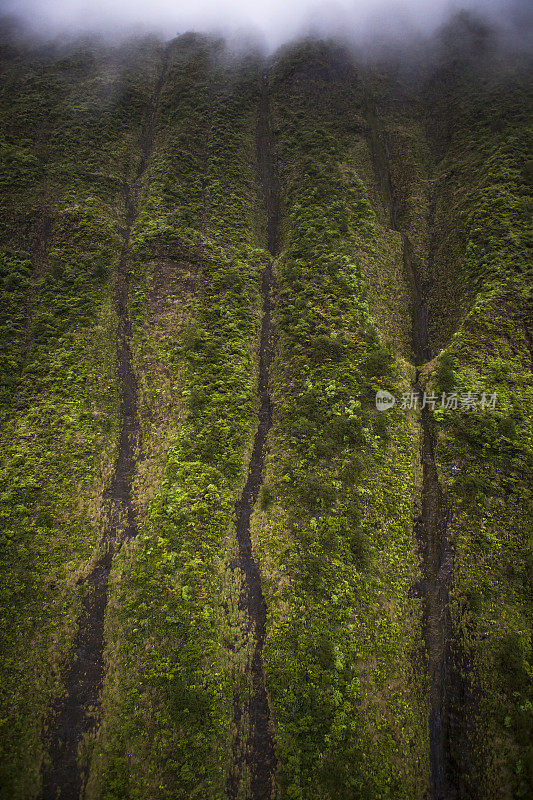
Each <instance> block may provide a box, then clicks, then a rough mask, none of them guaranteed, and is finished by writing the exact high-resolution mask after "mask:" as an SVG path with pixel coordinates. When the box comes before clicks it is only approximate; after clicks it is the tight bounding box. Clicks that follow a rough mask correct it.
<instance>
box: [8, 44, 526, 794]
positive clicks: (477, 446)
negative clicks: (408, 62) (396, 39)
mask: <svg viewBox="0 0 533 800" xmlns="http://www.w3.org/2000/svg"><path fill="white" fill-rule="evenodd" d="M439 52H440V55H439V56H438V58H436V61H435V64H434V65H433V67H432V68H431V69H429V68H428V72H427V75H424V80H423V81H421V82H420V83H411V84H409V85H407V84H406V83H405V84H404V83H402V80H401V78H400V77H398V75H397V74H396V73H395V74H394V75H393V74H392V73H391V72H389V71H388V69H387V68H386V67H385V66H382V67H381V68H380V69H379V70H378V69H377V67H371V66H369V65H368V64H367V65H360V64H357V63H356V62H355V61H354V58H353V57H352V56H350V55H349V54H348V53H347V52H345V51H344V50H343V49H341V48H339V47H337V46H335V45H333V44H331V43H328V44H325V43H320V42H304V43H300V44H298V45H297V46H296V45H295V46H291V47H287V48H285V49H283V50H282V51H281V52H280V53H278V54H277V55H276V56H275V58H274V59H273V61H272V64H271V66H270V67H269V84H268V92H269V101H270V110H271V121H270V123H271V128H272V133H273V139H274V154H275V156H276V169H277V173H278V177H279V182H280V188H281V249H280V253H279V256H278V257H277V258H276V259H275V261H274V271H275V275H276V284H277V291H276V297H275V302H274V314H275V323H276V328H277V334H278V342H277V352H276V359H275V363H274V367H273V370H272V375H271V376H270V384H271V386H272V401H273V412H274V421H273V427H272V429H271V431H270V433H269V437H268V454H267V457H266V460H265V474H264V476H263V482H262V486H261V492H260V496H259V500H258V502H257V505H256V507H255V510H254V513H253V516H252V522H251V535H252V544H253V557H254V559H255V561H256V562H257V564H258V566H259V568H260V572H261V580H262V590H263V594H264V598H265V601H266V605H267V637H266V641H265V646H264V652H263V662H264V672H265V680H266V687H267V691H268V695H269V699H270V704H271V720H272V730H273V735H274V741H275V747H276V754H277V758H278V770H277V773H276V776H275V780H276V786H277V797H278V798H279V800H319V798H320V800H326V798H330V800H343V799H345V800H349V799H350V800H351V799H352V798H355V797H357V798H358V799H360V800H364V798H369V800H370V798H372V800H402V798H405V800H407V798H409V800H411V798H420V800H422V798H425V797H426V796H427V791H428V788H427V787H428V784H429V780H430V776H429V770H430V767H429V741H428V736H429V731H428V714H429V699H428V686H427V670H426V666H427V656H426V653H425V650H424V643H423V636H422V631H423V625H424V620H423V607H424V600H423V596H422V597H421V596H420V595H423V591H422V590H420V591H418V590H414V589H413V587H416V586H420V581H421V563H420V562H421V554H420V552H419V550H418V547H419V543H418V542H417V539H416V536H415V534H414V532H413V521H414V519H415V518H416V517H417V516H418V515H419V514H420V502H421V500H420V498H421V482H422V468H421V464H420V439H421V434H420V425H419V418H418V415H417V413H416V412H414V411H413V412H406V411H405V410H403V409H402V408H401V407H400V402H399V400H400V398H401V395H402V392H409V391H410V390H411V385H412V382H413V381H414V379H415V369H414V367H413V355H412V345H411V341H412V334H411V330H412V318H411V315H412V305H413V303H412V292H413V281H414V277H413V274H411V273H410V272H409V269H408V265H407V264H406V263H405V262H404V258H403V249H402V247H403V246H402V236H401V234H400V231H404V232H405V233H406V234H407V235H408V237H409V242H410V243H411V246H412V250H413V259H414V261H415V263H416V267H417V271H418V274H419V277H420V280H421V281H422V282H423V286H424V291H425V292H426V294H427V297H428V304H429V327H430V343H431V346H432V348H433V352H434V353H435V357H434V358H433V359H432V361H430V362H429V363H428V364H425V365H423V366H422V368H421V375H420V382H421V384H422V386H423V388H424V389H426V390H427V391H434V392H435V393H436V394H437V395H438V396H439V397H440V395H441V393H443V392H446V393H450V392H456V393H457V396H458V398H459V409H458V410H457V411H454V410H448V411H445V410H442V409H440V408H439V407H438V404H437V407H436V409H435V411H434V412H433V415H432V416H433V422H432V424H434V425H435V430H436V431H437V436H436V452H435V457H436V462H437V466H438V473H439V480H440V483H441V485H442V488H443V490H444V492H445V497H446V503H447V505H448V507H449V508H450V509H451V511H452V518H451V519H452V521H451V525H450V530H449V534H450V538H451V540H452V542H453V546H454V550H455V561H454V580H453V587H452V594H451V618H452V631H453V638H452V642H451V662H452V669H453V671H454V676H455V677H454V680H455V681H456V683H455V687H456V691H458V689H457V687H458V686H460V689H461V691H463V695H462V697H463V706H462V708H461V712H462V713H464V717H465V719H467V722H468V724H467V725H466V734H465V738H461V739H460V740H453V738H452V740H451V743H450V754H449V757H450V760H451V763H452V765H453V768H454V769H455V771H456V772H457V774H458V775H460V774H462V773H465V774H464V775H463V776H462V778H461V780H462V781H463V787H466V788H464V792H466V793H467V794H466V795H465V796H467V795H468V796H471V797H473V798H476V797H479V798H481V797H482V798H484V800H485V798H489V799H490V800H496V799H498V800H507V798H509V800H510V799H511V798H525V797H527V793H528V791H529V786H530V785H531V768H532V767H531V757H532V756H531V736H530V730H531V727H530V726H531V711H532V696H531V630H530V622H529V621H530V618H531V603H530V600H531V598H530V584H531V569H532V564H533V555H532V553H531V540H530V538H529V536H530V531H531V512H532V510H533V507H532V505H533V503H532V501H533V498H532V494H531V488H530V486H529V483H528V477H529V475H530V474H531V471H532V467H533V464H532V452H533V431H532V428H531V413H530V409H531V406H532V404H533V380H532V372H531V368H532V353H533V344H532V331H531V316H532V315H531V296H530V287H529V286H528V282H529V281H530V275H529V274H528V261H527V256H528V251H527V230H526V225H525V220H526V213H525V212H526V201H527V197H528V191H529V187H528V184H527V180H528V176H527V170H526V169H525V168H524V166H523V165H524V164H525V163H526V160H525V154H526V146H527V138H526V130H527V126H526V122H527V120H526V117H525V112H524V109H525V108H526V105H527V97H526V90H525V86H526V85H527V84H526V80H525V76H524V75H523V74H522V68H521V67H520V65H514V64H512V63H509V62H508V61H506V62H505V63H500V62H499V61H498V58H499V56H496V55H490V54H489V51H488V50H487V52H486V53H477V54H475V55H473V56H468V57H466V56H464V55H463V54H462V53H461V52H460V51H458V50H457V49H456V48H452V45H451V44H450V41H447V40H446V37H443V46H442V50H441V51H439ZM2 53H3V55H2V67H3V81H2V86H1V87H0V97H1V99H2V106H1V111H0V122H1V125H0V129H1V131H2V134H1V138H0V189H1V192H0V212H1V213H0V252H1V261H0V292H1V298H0V299H1V303H0V309H1V310H0V426H1V437H0V457H1V462H0V481H1V489H0V516H1V522H2V524H1V532H0V543H1V548H2V553H1V564H2V581H1V582H0V652H2V664H1V668H0V704H1V708H0V746H1V751H0V754H1V765H0V797H1V798H4V797H5V798H9V800H12V799H13V800H16V798H20V799H21V800H22V798H31V797H37V796H38V794H39V785H40V783H39V782H40V778H39V774H40V769H41V764H42V760H43V758H46V753H45V752H43V751H44V750H45V747H44V742H45V737H44V735H43V729H44V726H45V725H46V721H47V720H48V719H49V712H50V708H51V707H52V706H53V703H54V699H55V698H57V697H58V696H59V695H60V694H61V691H62V686H61V669H62V666H63V664H64V663H65V662H66V660H67V659H68V658H69V653H70V649H71V644H72V641H73V638H74V636H75V632H76V626H77V619H78V615H79V610H80V606H81V599H82V597H83V595H84V592H85V591H86V590H87V589H86V585H85V583H84V581H83V579H84V577H85V576H86V575H87V574H88V573H89V572H90V569H91V566H92V565H93V564H94V563H95V561H96V560H97V558H98V556H99V555H100V553H101V549H102V541H103V534H104V529H105V524H106V519H107V512H108V509H107V504H106V501H105V500H104V499H103V498H104V493H105V489H106V488H107V487H108V486H109V482H110V479H111V476H112V474H113V469H114V464H115V460H116V457H117V452H118V447H119V432H120V429H121V425H122V420H121V408H120V395H121V391H122V386H121V380H120V376H119V375H118V374H117V311H116V309H115V286H116V280H117V268H118V266H119V263H120V261H121V258H124V259H125V260H124V261H123V262H122V263H123V266H124V268H125V270H126V271H127V273H128V283H129V301H128V313H129V317H130V319H131V323H132V336H131V342H130V345H131V349H132V355H133V366H134V370H135V377H136V384H137V386H136V388H137V404H138V413H139V420H140V425H141V429H142V437H141V438H142V445H141V452H139V453H136V456H137V464H136V472H135V479H134V502H135V506H136V508H137V515H138V520H137V522H138V528H139V535H138V536H137V537H136V538H135V539H133V540H131V541H128V542H127V543H125V544H124V545H123V547H122V548H121V549H120V551H119V553H118V555H117V556H116V557H115V559H114V563H113V568H112V572H111V578H110V584H109V591H108V606H107V611H106V623H105V626H106V627H105V630H106V651H105V680H104V688H103V696H102V707H101V719H100V725H99V727H98V730H97V733H96V735H95V736H93V737H92V738H91V739H90V741H86V742H84V743H83V746H82V750H83V760H84V763H87V764H89V769H88V776H87V777H88V780H87V788H86V797H87V798H89V799H90V798H94V800H96V798H99V799H100V798H101V799H102V800H119V799H120V800H122V799H123V798H137V799H138V800H177V798H183V800H185V799H187V800H191V798H198V799H199V800H200V798H201V800H209V799H211V800H220V798H222V797H224V796H225V792H226V781H227V778H228V774H229V773H230V770H231V768H232V763H233V762H234V761H235V759H239V758H243V756H244V755H245V749H246V740H247V736H248V734H249V732H250V731H249V728H250V721H249V719H248V713H247V710H246V709H247V700H248V698H249V697H250V693H251V674H250V664H251V658H252V653H253V647H254V632H253V631H248V630H247V626H246V623H247V618H246V613H245V611H244V610H243V608H242V607H241V606H242V603H241V604H240V603H239V598H240V597H241V591H242V586H241V574H240V571H239V570H238V569H234V568H233V567H232V564H233V563H234V560H235V558H236V554H237V542H236V535H235V524H234V506H235V502H236V501H237V500H238V498H239V497H240V494H241V491H242V488H243V486H244V484H245V480H246V474H247V468H248V463H249V459H250V453H251V449H252V443H253V439H254V435H255V432H256V430H257V422H258V420H257V412H258V405H259V404H258V398H257V380H258V360H259V358H258V350H259V341H258V339H259V331H260V324H261V313H262V310H261V274H262V271H263V269H264V267H265V265H266V264H267V263H268V259H269V258H270V257H269V255H268V253H267V252H266V246H265V245H266V227H267V226H266V211H265V208H264V197H263V189H264V187H262V186H261V185H260V180H259V178H258V172H257V170H256V159H257V154H256V146H257V130H256V129H257V119H258V113H259V106H260V100H261V95H260V92H261V79H262V73H263V71H264V65H263V63H262V61H261V59H260V57H259V56H257V55H254V54H247V55H240V56H239V57H237V56H235V55H234V54H232V53H230V52H229V51H228V49H227V48H226V45H225V44H224V43H223V42H221V41H219V40H216V39H213V38H206V37H201V36H196V35H192V34H186V35H184V36H180V37H178V38H177V39H175V40H174V41H173V42H171V43H170V44H169V45H168V46H163V45H162V44H160V43H159V42H157V41H155V40H152V39H142V40H134V41H130V42H128V43H125V44H123V45H120V46H115V47H114V48H108V47H107V46H104V45H102V44H98V43H95V42H93V43H87V42H84V43H82V44H76V45H71V46H70V47H68V48H62V49H55V48H54V47H50V48H44V49H43V48H39V47H37V46H35V47H34V46H30V45H27V46H22V45H19V44H18V43H17V42H12V43H11V44H10V45H9V46H6V44H5V42H4V46H3V49H2ZM158 81H160V83H159V84H158ZM158 86H159V88H160V91H156V87H158ZM154 103H155V104H156V106H155V107H154ZM150 121H152V122H153V141H150V142H147V130H148V128H149V127H150ZM148 145H149V146H148ZM143 158H145V159H147V161H146V169H145V170H144V171H142V175H141V179H140V180H138V179H137V178H138V175H139V164H142V159H143ZM131 203H133V205H134V207H135V214H134V215H133V219H131V210H132V206H131ZM129 223H132V227H131V231H130V235H129V240H128V242H127V247H126V248H125V247H124V231H125V230H126V229H127V225H128V224H129ZM528 292H529V293H528ZM528 326H529V330H528ZM378 389H387V390H389V391H391V392H392V393H393V394H394V395H395V397H396V398H397V402H396V405H395V406H394V408H392V409H390V410H389V411H388V412H386V413H385V412H381V411H377V409H376V407H375V393H376V391H377V390H378ZM468 391H471V392H474V393H476V395H477V399H478V400H479V401H480V400H481V397H482V395H483V393H484V392H485V393H486V394H487V395H488V394H493V393H496V394H497V400H496V404H495V408H494V409H492V410H491V409H483V408H481V405H480V404H479V403H478V406H477V407H476V408H475V409H474V410H465V409H464V408H463V409H461V395H462V394H463V393H466V392H468ZM454 702H458V701H457V697H455V699H454V697H453V696H452V693H451V694H450V703H451V704H452V705H453V703H454ZM234 703H237V704H239V706H240V708H242V709H243V714H242V717H241V718H240V719H239V720H237V719H236V717H235V716H234ZM236 723H237V724H236ZM249 781H250V769H249V768H248V766H247V765H246V764H245V763H244V762H243V768H242V781H241V785H240V787H239V789H238V800H244V798H246V797H247V791H248V790H247V787H248V785H249Z"/></svg>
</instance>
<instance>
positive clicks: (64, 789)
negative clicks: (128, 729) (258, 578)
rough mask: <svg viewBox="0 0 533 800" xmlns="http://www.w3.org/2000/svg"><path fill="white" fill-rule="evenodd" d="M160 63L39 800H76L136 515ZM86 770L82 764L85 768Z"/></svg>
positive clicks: (131, 212) (129, 205) (132, 208)
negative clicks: (80, 573) (110, 598)
mask: <svg viewBox="0 0 533 800" xmlns="http://www.w3.org/2000/svg"><path fill="white" fill-rule="evenodd" d="M165 71H166V59H165V61H164V64H163V69H162V73H161V77H160V79H159V81H158V83H157V86H156V89H155V92H154V95H153V97H152V103H151V107H150V109H149V112H148V117H147V121H146V124H145V126H144V129H143V132H142V136H141V152H142V154H141V160H140V163H139V167H138V170H137V174H136V176H135V181H134V183H133V184H132V186H130V185H129V184H125V185H124V201H125V206H126V228H125V230H124V231H123V239H124V244H123V248H122V254H121V258H120V262H119V267H118V279H117V288H116V310H117V316H118V321H119V324H118V342H119V345H118V367H117V372H118V379H119V383H120V386H121V389H122V406H121V415H122V428H121V431H120V439H119V446H118V456H117V460H116V463H115V469H114V472H113V477H112V480H111V485H110V486H109V488H108V489H107V490H106V492H105V494H104V498H105V500H107V501H109V504H110V511H109V518H108V524H107V528H106V532H105V536H104V542H103V544H104V549H105V552H104V554H103V555H102V556H101V558H100V559H99V560H98V561H97V563H96V565H95V566H94V567H93V569H92V570H91V572H90V573H89V575H88V576H87V578H86V579H85V582H86V584H87V592H86V594H85V596H84V598H83V601H82V609H81V614H80V618H79V620H78V631H77V634H76V638H75V640H74V646H73V649H72V652H71V653H70V656H69V658H68V660H67V662H66V664H65V667H64V670H63V675H62V680H63V684H64V693H63V695H62V696H61V697H59V698H58V700H57V701H56V703H55V705H54V708H53V712H52V715H51V717H50V719H49V720H48V726H47V732H46V735H45V739H46V746H47V750H48V759H47V760H46V761H45V763H44V765H43V773H42V778H43V786H42V795H41V796H42V798H43V800H56V799H57V798H61V800H77V798H79V797H81V796H82V794H83V790H84V785H85V780H86V777H87V776H86V774H85V771H84V767H82V766H81V765H80V763H79V761H80V760H79V748H80V745H81V743H82V741H83V740H84V739H85V738H86V737H87V736H88V735H90V734H92V733H94V731H95V730H96V728H97V726H98V718H99V703H100V695H101V690H102V683H103V679H104V658H103V656H104V621H105V611H106V607H107V588H108V582H109V574H110V572H111V567H112V563H113V557H114V555H115V554H116V552H117V551H118V550H119V548H120V546H121V544H122V543H123V542H124V541H126V540H127V539H129V538H131V537H133V536H135V535H136V534H137V522H136V511H135V505H134V502H133V496H132V486H133V477H134V473H135V466H136V462H137V459H138V457H139V453H140V446H141V441H140V426H139V418H138V413H137V383H136V379H135V374H134V371H133V365H132V354H131V348H130V343H129V342H130V338H131V321H130V318H129V313H128V295H129V280H128V247H129V239H130V233H131V229H132V226H133V223H134V221H135V218H136V215H137V207H136V203H135V199H134V197H135V196H136V193H137V190H138V189H140V188H141V187H142V179H143V176H144V174H145V172H146V169H147V166H148V162H149V157H150V153H151V150H152V144H153V138H154V128H155V116H156V113H157V106H158V100H159V95H160V92H161V88H162V84H163V79H164V74H165ZM85 766H86V765H85Z"/></svg>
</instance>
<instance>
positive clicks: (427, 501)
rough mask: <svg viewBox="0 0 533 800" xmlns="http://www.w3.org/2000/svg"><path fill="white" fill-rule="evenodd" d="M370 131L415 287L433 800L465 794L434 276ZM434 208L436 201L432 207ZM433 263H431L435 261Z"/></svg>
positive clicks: (383, 146) (419, 526) (378, 135)
mask: <svg viewBox="0 0 533 800" xmlns="http://www.w3.org/2000/svg"><path fill="white" fill-rule="evenodd" d="M367 122H368V135H369V144H370V148H371V153H372V158H373V162H374V172H375V175H376V180H377V183H378V186H379V189H380V191H381V194H382V196H383V197H384V199H385V201H386V203H387V205H388V206H389V210H390V227H391V228H392V229H393V230H395V231H397V232H398V233H399V234H400V236H401V239H402V252H403V262H404V269H405V274H406V276H407V279H408V280H409V283H410V288H411V315H412V328H411V331H412V350H413V356H414V363H415V367H416V377H415V382H414V384H413V392H414V393H415V394H416V395H417V397H418V408H419V409H420V424H421V427H422V442H421V461H422V496H421V513H420V516H419V517H417V519H416V520H415V522H414V532H415V535H416V538H417V541H418V545H419V549H420V552H421V555H422V570H423V580H422V582H421V583H420V585H419V586H417V587H416V589H415V587H413V588H414V589H415V594H416V595H417V596H422V597H423V602H424V611H423V636H424V641H425V647H426V653H427V666H428V685H429V704H430V711H429V762H430V780H431V786H430V797H431V800H456V798H458V797H463V796H464V792H462V791H461V787H460V786H459V781H460V778H459V776H458V775H457V774H454V770H453V768H452V758H451V751H450V739H451V736H452V731H451V729H450V719H451V717H452V716H453V715H452V714H451V709H450V700H449V696H450V695H452V694H453V695H455V694H457V692H456V691H455V687H453V686H451V684H452V682H453V681H454V680H456V679H457V675H456V674H455V673H454V671H453V670H452V669H451V652H452V650H451V648H452V624H451V615H450V607H449V600H450V590H451V588H452V585H453V570H454V553H453V547H452V544H451V541H450V538H449V534H448V532H449V525H450V521H451V512H450V510H449V509H448V508H447V506H446V501H445V497H444V493H443V491H442V487H441V485H440V482H439V477H438V471H437V466H436V463H435V432H434V425H433V421H432V417H431V414H430V412H429V409H428V408H427V406H425V407H422V406H423V405H424V403H423V397H424V392H423V389H422V387H421V386H420V383H419V379H420V368H421V367H422V366H423V365H424V364H425V363H426V362H428V361H429V360H431V358H432V357H433V353H432V350H431V347H430V341H429V311H428V299H427V296H428V291H429V288H430V285H431V281H430V280H423V279H422V277H421V275H420V271H419V268H418V264H417V258H416V256H415V254H414V252H413V248H412V245H411V242H410V239H409V236H408V234H407V233H406V232H405V231H404V230H403V229H402V224H401V213H402V204H401V201H400V199H399V198H398V196H397V194H396V191H395V188H394V186H393V183H392V179H391V174H390V167H389V153H388V148H387V142H386V139H385V135H384V133H383V132H382V131H380V130H379V127H378V122H377V119H376V111H375V109H374V108H371V107H369V108H368V109H367ZM430 214H431V207H430ZM428 266H431V265H430V264H429V265H428Z"/></svg>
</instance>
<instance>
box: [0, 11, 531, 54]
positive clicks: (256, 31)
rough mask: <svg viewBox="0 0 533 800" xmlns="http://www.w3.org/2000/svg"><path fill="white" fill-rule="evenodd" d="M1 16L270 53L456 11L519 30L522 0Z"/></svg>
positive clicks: (405, 32)
mask: <svg viewBox="0 0 533 800" xmlns="http://www.w3.org/2000/svg"><path fill="white" fill-rule="evenodd" d="M2 8H3V12H4V14H7V15H10V16H15V17H18V18H20V19H22V20H23V21H24V23H25V24H26V26H27V27H29V29H30V30H31V31H33V32H34V33H37V34H41V35H45V36H52V37H55V36H58V35H63V34H70V35H72V34H78V33H85V32H99V33H104V34H108V35H112V36H122V35H126V36H127V35H129V34H131V33H134V32H139V31H146V30H149V31H152V32H154V33H158V34H160V35H162V36H164V37H165V38H171V37H173V36H175V35H177V34H179V33H183V32H185V31H189V30H194V31H199V32H206V33H210V32H213V33H222V34H224V35H226V36H227V37H230V38H232V39H235V38H236V37H237V38H238V37H239V36H242V37H245V36H246V37H247V38H250V37H252V38H254V39H255V40H256V41H259V42H262V43H264V44H265V45H266V46H267V47H268V49H273V48H275V47H277V46H279V45H280V44H282V43H284V42H286V41H289V40H291V39H293V38H294V37H296V36H300V35H306V34H315V35H320V36H324V35H326V36H334V37H336V38H341V39H344V40H351V41H353V42H364V41H365V40H366V41H368V40H369V39H370V40H381V41H386V40H387V39H394V38H398V37H400V38H406V37H411V36H417V35H426V34H428V33H430V32H431V31H432V30H434V29H435V28H437V27H438V26H439V25H441V24H442V23H443V21H444V20H445V19H446V18H447V17H449V16H450V15H451V14H453V13H454V12H455V11H458V10H459V8H461V9H463V8H464V9H468V10H472V11H475V12H479V13H481V14H482V15H483V16H484V17H486V18H487V19H488V20H489V21H493V22H494V23H495V24H496V25H498V26H500V27H501V28H502V29H505V30H507V31H511V30H512V29H513V28H516V29H517V30H518V29H521V28H522V29H523V26H524V22H525V21H526V19H527V17H528V11H527V9H528V5H527V4H526V2H524V0H484V1H483V0H464V2H462V3H461V4H460V5H459V4H458V3H457V2H454V1H453V0H432V2H431V3H428V2H427V0H334V2H321V1H320V0H265V2H258V0H149V1H148V2H146V0H142V2H141V1H140V0H4V2H3V4H2Z"/></svg>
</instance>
